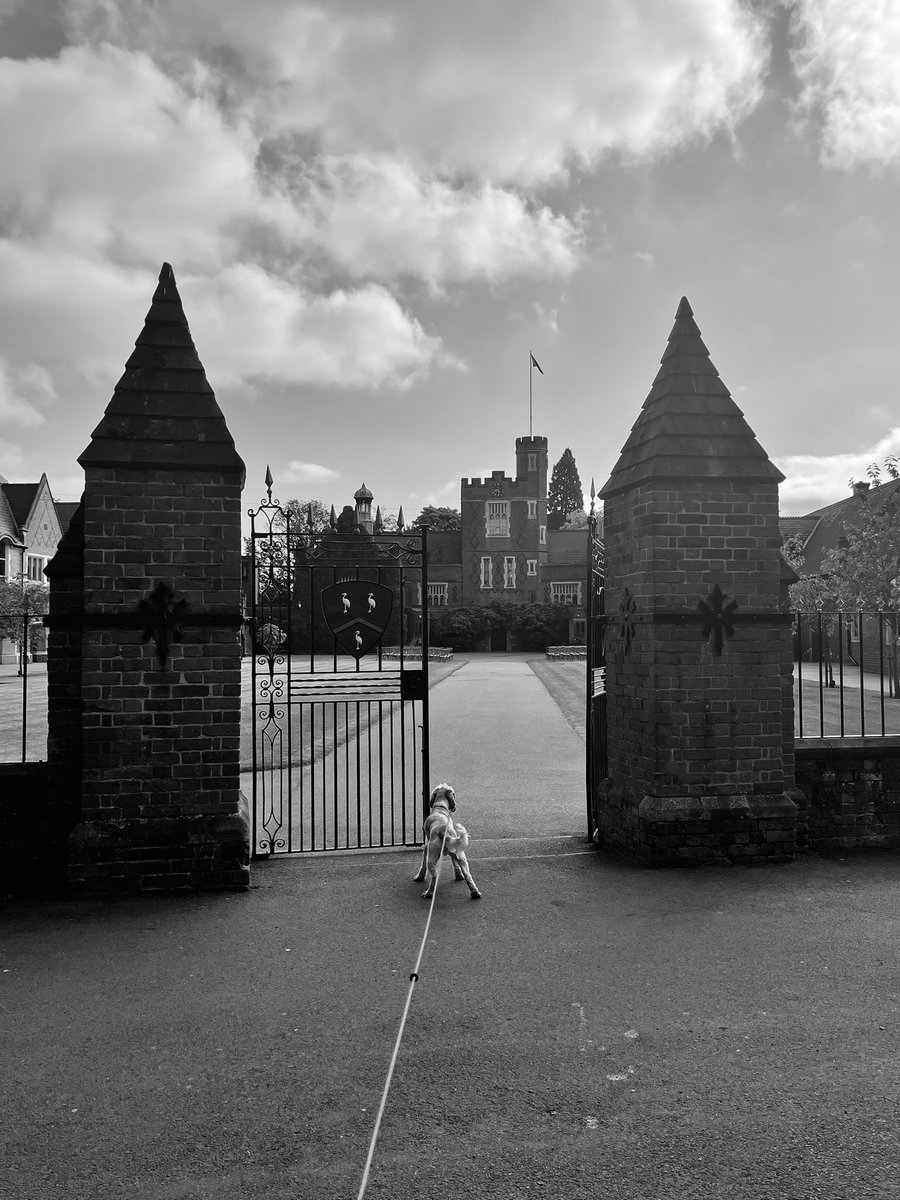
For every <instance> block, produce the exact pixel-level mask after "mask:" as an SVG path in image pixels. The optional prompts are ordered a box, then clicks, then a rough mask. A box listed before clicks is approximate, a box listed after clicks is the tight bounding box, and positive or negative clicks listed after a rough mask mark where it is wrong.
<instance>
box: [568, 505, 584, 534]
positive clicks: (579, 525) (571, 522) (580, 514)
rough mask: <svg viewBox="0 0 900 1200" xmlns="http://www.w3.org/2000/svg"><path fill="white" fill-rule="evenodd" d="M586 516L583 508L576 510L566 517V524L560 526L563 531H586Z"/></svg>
mask: <svg viewBox="0 0 900 1200" xmlns="http://www.w3.org/2000/svg"><path fill="white" fill-rule="evenodd" d="M587 527H588V515H587V513H586V512H585V511H584V509H583V508H577V509H576V510H575V511H574V512H570V513H569V514H568V515H567V516H566V523H565V525H563V526H562V528H563V529H566V530H569V529H587Z"/></svg>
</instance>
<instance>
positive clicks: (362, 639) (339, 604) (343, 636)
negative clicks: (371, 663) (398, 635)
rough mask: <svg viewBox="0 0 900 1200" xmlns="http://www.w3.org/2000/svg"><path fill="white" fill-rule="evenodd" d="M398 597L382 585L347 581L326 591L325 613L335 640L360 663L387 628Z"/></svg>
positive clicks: (323, 609) (361, 580) (360, 580)
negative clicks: (395, 597)
mask: <svg viewBox="0 0 900 1200" xmlns="http://www.w3.org/2000/svg"><path fill="white" fill-rule="evenodd" d="M393 603H394V594H393V592H392V591H391V589H390V588H387V587H384V585H383V584H380V583H370V582H369V581H368V580H367V579H347V580H345V581H344V582H343V583H332V584H330V586H329V587H326V588H323V589H322V612H323V613H324V614H325V621H326V622H327V624H328V628H329V629H330V630H331V632H332V634H333V635H334V639H335V641H336V642H337V643H338V645H340V646H342V647H343V649H344V650H346V651H347V653H348V654H352V655H353V657H354V658H355V659H356V660H357V662H358V661H359V659H361V658H362V657H363V656H364V655H366V654H368V653H369V651H370V650H371V649H372V647H373V646H374V645H375V643H376V642H377V641H378V639H379V638H380V637H381V636H382V634H383V633H384V631H385V630H386V629H387V625H388V621H389V620H390V619H391V607H392V606H393Z"/></svg>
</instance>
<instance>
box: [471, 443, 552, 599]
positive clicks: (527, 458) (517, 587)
mask: <svg viewBox="0 0 900 1200" xmlns="http://www.w3.org/2000/svg"><path fill="white" fill-rule="evenodd" d="M460 512H461V514H462V603H463V604H464V605H470V604H488V603H490V601H491V600H501V601H507V602H516V603H530V602H533V601H536V600H539V599H540V583H541V577H542V573H543V570H542V569H543V568H544V567H545V566H546V562H547V439H546V438H545V437H520V438H516V475H515V478H510V477H509V476H508V475H507V474H506V473H505V472H504V471H493V472H492V473H491V475H490V477H489V478H485V479H480V478H476V479H463V480H462V481H461V486H460Z"/></svg>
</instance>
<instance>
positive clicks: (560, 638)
mask: <svg viewBox="0 0 900 1200" xmlns="http://www.w3.org/2000/svg"><path fill="white" fill-rule="evenodd" d="M510 628H511V629H512V631H513V632H514V633H515V635H516V639H517V641H518V643H519V645H520V646H521V648H522V649H523V650H546V649H547V647H548V646H558V645H560V643H562V642H564V641H565V640H566V636H567V634H568V628H569V618H568V614H567V613H566V612H565V610H562V609H561V607H560V605H558V604H521V605H516V611H515V612H514V613H513V614H512V622H511V626H510Z"/></svg>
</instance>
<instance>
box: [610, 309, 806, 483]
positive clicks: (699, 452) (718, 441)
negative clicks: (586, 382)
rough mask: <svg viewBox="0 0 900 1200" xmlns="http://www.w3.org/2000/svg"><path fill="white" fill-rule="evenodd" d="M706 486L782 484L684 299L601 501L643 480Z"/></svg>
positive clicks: (778, 474) (777, 472)
mask: <svg viewBox="0 0 900 1200" xmlns="http://www.w3.org/2000/svg"><path fill="white" fill-rule="evenodd" d="M711 478H715V479H742V480H768V481H772V482H775V483H778V482H780V481H781V480H782V479H784V476H783V475H782V473H781V472H780V471H779V470H778V468H777V467H776V466H775V465H774V464H773V463H772V462H770V460H769V456H768V455H767V454H766V452H765V450H763V448H762V447H761V446H760V444H759V443H758V442H757V440H756V435H755V434H754V432H753V430H752V429H751V428H750V426H749V425H748V424H747V422H746V421H745V419H744V414H743V413H742V412H741V410H740V409H739V408H738V406H737V405H736V404H735V402H734V401H733V400H732V398H731V393H730V392H729V391H728V388H727V387H726V386H725V384H724V383H723V382H722V380H721V379H720V378H719V373H718V371H717V370H716V368H715V367H714V366H713V364H712V361H711V360H710V357H709V351H708V350H707V348H706V346H704V344H703V339H702V338H701V337H700V330H699V329H698V328H697V325H696V323H695V321H694V314H693V311H692V309H691V306H690V304H688V301H687V297H686V296H682V298H681V303H680V304H679V305H678V311H677V312H676V314H675V324H674V325H673V326H672V332H671V333H670V334H669V340H668V343H667V345H666V349H665V352H664V354H663V356H662V359H661V365H660V368H659V371H658V372H657V375H656V378H655V379H654V381H653V386H652V388H651V389H650V393H649V395H648V396H647V399H646V400H645V401H644V405H643V408H642V409H641V412H640V415H639V416H638V419H637V421H636V422H635V423H634V426H633V427H632V430H631V435H630V436H629V438H628V440H627V441H626V443H625V445H624V447H623V448H622V453H621V455H620V457H619V461H618V462H617V463H616V465H615V467H613V470H612V474H611V475H610V478H609V480H608V482H607V483H606V485H605V486H604V487H603V488H602V489H601V490H600V495H601V496H602V497H608V496H611V495H613V494H615V493H616V492H620V491H622V490H624V489H625V488H629V487H632V486H633V485H634V484H636V483H638V482H640V481H642V480H646V479H679V480H685V481H686V480H692V479H711Z"/></svg>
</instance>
